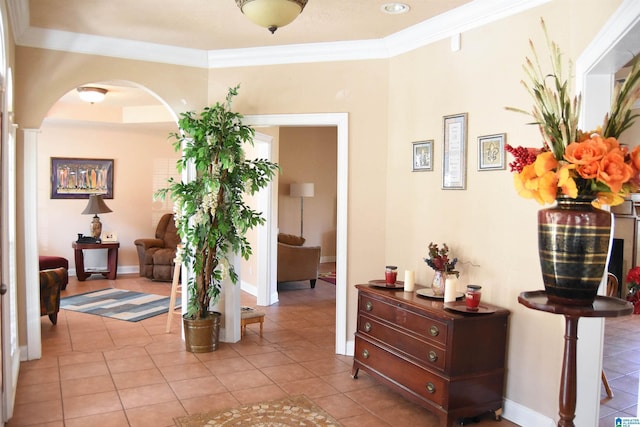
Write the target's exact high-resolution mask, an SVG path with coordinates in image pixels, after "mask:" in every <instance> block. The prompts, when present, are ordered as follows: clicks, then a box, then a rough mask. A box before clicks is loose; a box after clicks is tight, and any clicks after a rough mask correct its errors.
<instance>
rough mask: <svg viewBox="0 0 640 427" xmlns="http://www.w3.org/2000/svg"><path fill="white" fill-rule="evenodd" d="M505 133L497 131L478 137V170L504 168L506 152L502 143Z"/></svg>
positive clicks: (504, 139) (505, 137)
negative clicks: (496, 132)
mask: <svg viewBox="0 0 640 427" xmlns="http://www.w3.org/2000/svg"><path fill="white" fill-rule="evenodd" d="M506 139H507V134H505V133H498V134H495V135H486V136H479V137H478V170H479V171H486V170H501V169H506V167H507V162H506V160H505V158H506V153H505V150H504V145H505V143H506Z"/></svg>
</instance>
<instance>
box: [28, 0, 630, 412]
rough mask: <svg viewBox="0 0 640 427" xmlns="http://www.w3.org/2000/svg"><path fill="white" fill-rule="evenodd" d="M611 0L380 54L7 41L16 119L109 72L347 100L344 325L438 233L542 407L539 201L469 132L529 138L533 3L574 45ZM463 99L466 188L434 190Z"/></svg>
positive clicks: (253, 100)
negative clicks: (455, 42) (218, 53)
mask: <svg viewBox="0 0 640 427" xmlns="http://www.w3.org/2000/svg"><path fill="white" fill-rule="evenodd" d="M619 4H620V1H618V0H613V1H608V2H602V1H600V0H585V1H577V0H555V1H553V2H550V3H547V4H545V5H544V6H541V7H538V8H536V9H534V10H531V11H528V12H525V13H523V14H521V15H518V16H514V17H510V18H505V19H502V20H500V21H497V22H495V23H493V24H489V25H487V26H484V27H482V28H480V29H477V30H472V31H468V32H464V33H463V34H462V35H461V40H462V49H461V50H460V51H458V52H451V50H450V48H449V47H450V45H449V41H448V40H443V41H441V42H436V43H433V44H432V45H429V46H426V47H423V48H420V49H417V50H415V51H413V52H410V53H407V54H405V55H402V56H400V57H397V58H392V59H390V60H370V61H352V62H349V61H345V62H336V63H314V64H288V65H272V66H261V67H239V68H230V69H213V70H207V71H205V72H203V70H195V69H192V68H189V67H176V66H166V65H162V64H151V63H141V62H138V61H129V60H120V59H113V58H103V57H93V56H86V55H79V54H69V53H64V52H50V51H43V50H39V49H30V48H18V49H17V61H18V66H19V68H18V69H17V72H16V85H17V96H16V99H17V100H18V102H19V103H20V105H21V108H20V114H19V118H20V121H18V122H19V123H20V124H21V125H22V126H23V127H38V126H39V125H40V122H41V120H42V117H43V116H44V114H45V112H46V110H47V108H48V107H49V106H50V105H51V104H52V102H53V101H52V100H55V99H57V98H58V97H59V96H60V95H61V94H62V93H64V92H65V91H66V90H69V88H71V87H75V86H77V83H78V82H82V81H98V80H106V79H114V78H121V79H125V80H131V81H136V82H139V83H141V84H144V85H145V86H147V87H149V88H151V89H152V90H154V92H156V93H158V94H159V95H160V96H161V97H162V98H163V99H165V100H166V101H167V103H168V104H169V105H170V106H171V107H172V108H173V109H174V111H176V112H179V111H183V110H190V109H194V108H201V107H202V106H204V105H206V104H207V103H208V102H209V101H212V100H213V101H215V100H219V99H223V97H224V95H225V93H226V89H227V88H228V87H229V86H233V85H235V84H237V83H241V84H242V86H241V89H240V94H239V96H238V98H237V99H236V103H235V104H234V107H235V108H237V109H238V110H239V111H242V112H243V113H244V114H280V113H311V112H319V111H330V112H347V113H348V114H349V152H350V157H349V182H348V189H349V193H348V194H349V200H348V205H349V220H348V254H347V256H348V271H347V281H348V287H349V291H348V292H349V293H348V302H347V307H348V308H347V311H348V312H347V319H348V324H347V336H349V337H352V336H353V333H354V331H355V328H356V325H355V322H356V311H357V299H356V290H355V288H354V286H353V285H355V284H357V283H366V281H368V280H370V279H372V278H375V277H381V274H382V270H383V269H384V265H385V264H387V263H394V264H396V265H398V266H399V268H400V270H403V269H408V268H410V269H414V270H416V272H417V274H418V276H417V281H418V283H424V284H426V283H428V281H429V280H430V275H431V272H430V271H429V270H428V269H427V267H426V265H425V264H424V262H423V261H422V258H423V257H424V256H425V255H426V250H427V245H428V244H429V242H432V241H433V242H439V243H442V242H447V243H448V244H450V245H451V247H452V250H453V251H454V253H455V254H456V255H458V256H459V257H460V259H461V261H462V264H461V268H462V276H461V285H463V284H466V283H469V282H474V283H476V284H480V285H482V286H483V298H484V299H485V301H487V302H490V303H494V304H496V305H500V306H503V307H506V308H508V309H510V310H511V312H512V314H511V319H510V325H509V349H508V351H509V352H508V362H507V363H508V366H507V368H508V373H507V380H506V381H507V382H506V387H507V388H506V398H507V399H508V400H509V401H511V402H515V403H517V404H519V405H522V406H523V407H525V408H531V410H533V411H536V412H537V413H541V414H544V415H545V416H547V417H549V418H552V419H553V418H555V417H556V416H557V398H556V396H557V393H558V382H559V372H560V365H561V359H562V357H561V353H562V349H561V347H562V340H563V333H564V324H563V319H562V318H561V317H560V316H553V315H549V314H547V313H542V312H537V311H534V310H529V309H526V308H524V307H523V306H520V305H519V304H518V303H517V296H518V294H519V293H520V292H522V291H525V290H532V289H540V288H541V287H542V284H541V280H540V270H539V266H538V261H537V253H536V247H537V242H536V219H535V218H536V212H537V210H538V209H539V206H537V205H536V204H535V202H532V201H530V200H523V199H520V198H519V197H518V196H517V195H516V193H515V191H514V189H513V186H512V177H511V175H510V173H509V172H508V171H491V172H489V171H477V166H476V164H477V153H476V151H477V145H476V141H477V137H478V136H480V135H487V134H492V133H500V132H505V133H506V134H507V141H508V142H510V143H511V144H513V145H525V146H538V145H539V140H540V137H539V136H538V134H537V131H536V129H534V128H533V127H529V126H526V125H525V123H527V122H528V118H527V117H525V116H520V115H517V114H516V113H509V112H506V111H505V110H504V107H505V106H507V105H510V106H516V107H521V108H528V107H529V106H530V105H531V100H530V99H529V97H528V96H527V94H526V93H525V92H524V90H523V89H522V87H521V86H520V83H519V81H520V79H521V78H523V74H522V69H521V64H522V61H523V59H524V56H525V55H528V54H529V48H528V40H529V38H533V39H534V40H535V41H536V44H537V45H538V46H540V47H541V50H542V49H543V47H544V43H543V42H542V40H543V37H542V33H541V30H540V26H539V19H540V17H541V16H542V17H544V18H545V20H546V21H547V26H548V28H549V30H550V33H551V35H552V37H553V38H554V39H556V40H557V41H558V42H559V43H560V45H561V46H562V47H563V49H564V50H565V51H566V52H567V56H568V57H569V58H573V59H575V58H576V57H577V56H578V55H579V54H580V53H581V52H582V50H583V49H584V48H585V46H586V45H587V43H588V42H589V41H590V40H591V38H592V37H593V36H594V34H596V33H597V31H598V30H599V28H601V26H602V25H603V24H604V22H605V21H606V19H607V18H608V17H609V16H610V15H611V13H612V12H613V11H614V10H615V8H616V7H617V6H618V5H619ZM586 22H588V23H589V25H585V23H586ZM283 75H286V76H287V77H286V78H283V77H282V76H283ZM36 88H37V91H36ZM203 94H205V95H203ZM203 96H206V99H202V97H203ZM183 100H184V102H183ZM43 103H44V104H46V106H45V107H43V106H42V104H43ZM462 112H466V113H468V114H469V121H468V129H469V134H468V139H467V151H466V156H467V167H466V170H467V188H466V190H441V173H442V165H441V160H442V117H443V116H445V115H449V114H456V113H462ZM422 139H434V141H435V151H434V171H433V172H420V173H417V172H411V142H412V141H416V140H422ZM19 154H20V153H19ZM19 161H20V160H19ZM75 211H77V210H74V212H75ZM67 244H69V243H67ZM523 367H525V368H523ZM526 367H535V369H529V368H526ZM593 374H594V375H598V376H599V375H600V372H596V371H595V370H594V373H593ZM550 396H552V398H550Z"/></svg>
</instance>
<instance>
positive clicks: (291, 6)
mask: <svg viewBox="0 0 640 427" xmlns="http://www.w3.org/2000/svg"><path fill="white" fill-rule="evenodd" d="M236 4H237V5H238V7H239V8H240V10H241V11H242V13H244V15H245V16H246V17H247V18H249V20H250V21H252V22H253V23H254V24H257V25H260V26H261V27H265V28H268V29H269V31H271V33H274V32H275V31H276V30H277V29H278V28H280V27H284V26H285V25H287V24H290V23H291V22H293V20H294V19H296V17H297V16H298V15H300V13H302V10H303V9H304V7H305V6H306V4H307V0H236Z"/></svg>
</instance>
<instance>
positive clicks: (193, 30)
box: [18, 0, 471, 50]
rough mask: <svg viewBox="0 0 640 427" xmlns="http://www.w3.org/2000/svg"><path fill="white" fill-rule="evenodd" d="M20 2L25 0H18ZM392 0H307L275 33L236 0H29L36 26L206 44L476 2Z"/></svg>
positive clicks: (236, 44)
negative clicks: (389, 8)
mask: <svg viewBox="0 0 640 427" xmlns="http://www.w3.org/2000/svg"><path fill="white" fill-rule="evenodd" d="M18 1H23V0H18ZM386 3H389V2H388V0H309V2H308V3H307V6H306V7H305V9H304V11H303V12H302V14H301V15H300V16H298V18H296V20H295V21H293V22H292V23H291V24H289V25H287V26H285V27H282V28H279V29H278V31H276V33H275V34H271V33H269V31H268V30H267V29H265V28H261V27H258V26H257V25H255V24H253V23H251V22H250V21H249V20H248V19H247V18H245V17H244V16H243V14H242V12H241V11H240V9H238V7H237V6H236V3H235V1H234V0H108V1H105V0H29V25H30V26H31V27H36V28H42V29H48V30H60V31H68V32H72V33H81V34H89V35H95V36H103V37H112V38H119V39H128V40H137V41H143V42H149V43H158V44H162V45H170V46H177V47H185V48H194V49H202V50H218V49H237V48H249V47H262V46H277V45H288V44H306V43H321V42H335V41H353V40H370V39H379V38H383V37H386V36H389V35H391V34H393V33H396V32H398V31H400V30H402V29H405V28H407V27H410V26H412V25H415V24H418V23H420V22H423V21H426V20H428V19H430V18H433V17H435V16H438V15H441V14H443V13H445V12H447V11H450V10H452V9H455V8H457V7H460V6H462V5H464V4H467V3H471V0H411V1H404V2H403V3H406V4H407V5H408V6H409V7H410V11H409V12H408V13H405V14H400V15H389V14H385V13H383V12H382V11H381V7H382V6H383V5H384V4H386Z"/></svg>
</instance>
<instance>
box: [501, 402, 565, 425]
mask: <svg viewBox="0 0 640 427" xmlns="http://www.w3.org/2000/svg"><path fill="white" fill-rule="evenodd" d="M503 410H504V412H503V414H502V418H504V419H505V420H509V421H511V422H512V423H515V424H517V425H519V426H522V427H554V426H555V425H556V423H555V421H553V420H552V419H551V418H549V417H547V416H546V415H542V414H540V413H538V412H536V411H534V410H533V409H531V408H527V407H526V406H522V405H520V404H519V403H516V402H514V401H512V400H509V399H505V400H504V408H503Z"/></svg>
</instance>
